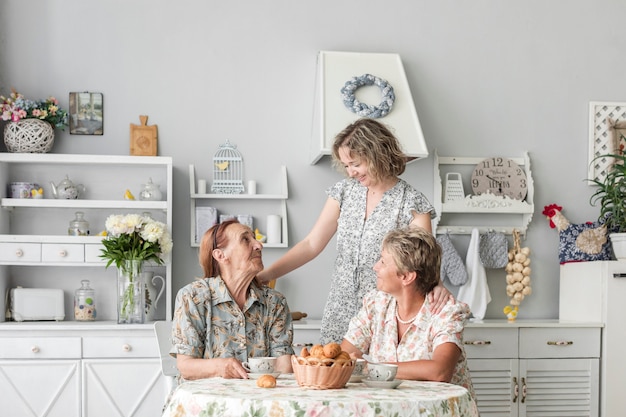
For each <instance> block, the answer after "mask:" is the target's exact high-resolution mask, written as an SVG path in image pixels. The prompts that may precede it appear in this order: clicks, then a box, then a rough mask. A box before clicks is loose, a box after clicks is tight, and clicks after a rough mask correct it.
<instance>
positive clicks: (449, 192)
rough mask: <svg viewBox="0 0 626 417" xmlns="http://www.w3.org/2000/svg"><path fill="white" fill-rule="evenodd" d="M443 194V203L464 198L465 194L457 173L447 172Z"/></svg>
mask: <svg viewBox="0 0 626 417" xmlns="http://www.w3.org/2000/svg"><path fill="white" fill-rule="evenodd" d="M445 189H446V191H445V194H444V203H449V202H450V201H455V200H462V199H463V198H465V193H464V191H463V181H462V179H461V174H459V173H458V172H448V173H447V174H446V185H445Z"/></svg>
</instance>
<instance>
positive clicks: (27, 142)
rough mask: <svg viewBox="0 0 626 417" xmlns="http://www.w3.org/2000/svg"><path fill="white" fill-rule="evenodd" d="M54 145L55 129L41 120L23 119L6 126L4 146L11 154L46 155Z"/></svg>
mask: <svg viewBox="0 0 626 417" xmlns="http://www.w3.org/2000/svg"><path fill="white" fill-rule="evenodd" d="M53 143H54V128H53V127H52V125H51V124H50V123H48V122H46V121H43V120H39V119H22V120H20V121H18V122H9V123H7V124H6V126H4V144H5V145H6V147H7V150H8V151H9V152H26V153H46V152H49V151H50V149H52V144H53Z"/></svg>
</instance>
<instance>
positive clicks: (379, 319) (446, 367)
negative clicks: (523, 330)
mask: <svg viewBox="0 0 626 417" xmlns="http://www.w3.org/2000/svg"><path fill="white" fill-rule="evenodd" d="M440 266H441V248H440V247H439V245H438V244H437V241H436V240H435V237H434V236H433V235H432V234H431V233H429V232H427V231H425V230H424V229H422V228H419V227H408V228H404V229H397V230H393V231H391V232H389V233H388V234H387V235H386V236H385V238H384V240H383V243H382V253H381V256H380V259H379V260H378V262H377V263H376V264H375V265H374V271H375V272H376V289H374V290H372V291H370V292H369V293H368V294H367V295H366V296H365V298H364V299H363V306H362V307H361V310H360V311H359V312H358V313H357V315H356V316H355V317H354V318H352V320H351V321H350V326H349V328H348V332H347V333H346V335H345V336H344V340H343V342H342V343H341V347H342V349H343V350H345V351H347V352H349V353H350V354H351V355H353V356H355V357H359V358H360V357H362V356H363V354H367V355H369V356H370V357H371V359H372V361H374V362H386V363H394V364H397V365H398V374H397V378H398V379H413V380H422V381H442V382H450V383H453V384H457V385H462V386H463V387H465V388H467V389H468V390H469V392H470V394H471V395H472V396H473V397H474V390H473V387H472V382H471V380H470V374H469V371H468V369H467V363H466V360H465V351H464V349H463V343H462V342H463V328H464V324H465V321H466V320H467V318H468V317H469V314H470V312H469V308H468V306H467V305H466V304H464V303H461V302H459V301H455V300H452V299H451V300H449V301H448V302H447V303H446V305H445V306H444V307H443V309H442V310H441V312H440V313H438V314H433V313H431V309H430V305H429V304H430V303H429V301H428V294H429V293H430V292H431V291H433V289H434V288H435V287H436V286H437V284H438V283H439V272H440Z"/></svg>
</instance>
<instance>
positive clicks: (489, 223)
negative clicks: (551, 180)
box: [433, 151, 535, 234]
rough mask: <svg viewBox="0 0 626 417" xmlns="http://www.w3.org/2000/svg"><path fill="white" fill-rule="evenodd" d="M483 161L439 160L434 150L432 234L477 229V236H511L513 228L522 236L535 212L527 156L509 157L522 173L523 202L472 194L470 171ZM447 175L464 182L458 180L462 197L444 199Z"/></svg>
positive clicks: (477, 159) (466, 231)
mask: <svg viewBox="0 0 626 417" xmlns="http://www.w3.org/2000/svg"><path fill="white" fill-rule="evenodd" d="M484 159H485V158H484V157H443V156H439V155H438V154H437V151H435V155H434V164H433V167H434V179H435V181H434V182H435V187H434V194H433V205H434V206H435V210H436V211H437V218H436V219H434V220H433V232H434V233H435V234H445V233H449V234H471V233H472V230H473V229H478V230H479V232H480V233H486V232H488V231H497V232H502V233H506V234H512V232H513V230H514V229H517V230H518V231H519V232H520V233H521V234H524V233H526V229H527V227H528V224H529V223H530V221H531V220H532V217H533V213H534V210H535V208H534V193H535V189H534V181H533V178H532V172H531V170H530V158H529V156H528V153H524V156H523V157H521V158H510V159H511V160H513V161H514V162H515V163H517V164H518V165H519V166H520V167H523V168H524V171H525V173H526V179H527V186H528V193H527V194H526V198H525V199H524V200H515V199H511V198H505V197H502V196H496V195H492V194H482V195H472V193H471V184H470V178H471V176H472V170H473V169H474V167H475V166H476V165H477V164H478V163H480V162H482V161H483V160H484ZM448 174H460V177H461V178H462V179H464V180H461V184H463V187H462V188H463V193H464V197H460V198H455V199H452V198H450V199H447V200H446V198H445V194H446V191H445V189H446V187H447V186H449V185H450V184H448V183H447V181H446V182H444V178H446V179H447V177H448ZM455 177H457V176H456V175H455V176H454V178H455ZM468 190H469V191H468ZM454 194H457V192H455V193H454Z"/></svg>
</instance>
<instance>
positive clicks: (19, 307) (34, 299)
mask: <svg viewBox="0 0 626 417" xmlns="http://www.w3.org/2000/svg"><path fill="white" fill-rule="evenodd" d="M10 302H11V317H13V320H15V321H39V320H56V321H62V320H64V319H65V305H64V302H63V290H61V289H52V288H11V301H10Z"/></svg>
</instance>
